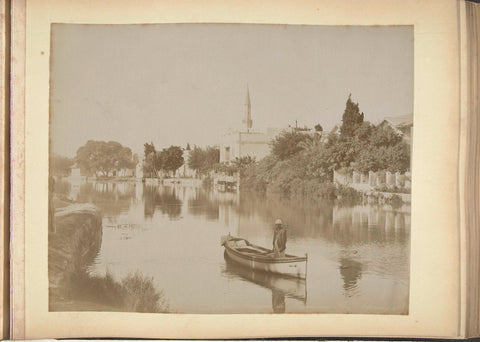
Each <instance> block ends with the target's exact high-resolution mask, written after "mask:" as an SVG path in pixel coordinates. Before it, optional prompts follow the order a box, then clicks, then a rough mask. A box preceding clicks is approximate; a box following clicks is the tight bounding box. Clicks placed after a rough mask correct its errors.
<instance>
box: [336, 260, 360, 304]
mask: <svg viewBox="0 0 480 342" xmlns="http://www.w3.org/2000/svg"><path fill="white" fill-rule="evenodd" d="M362 268H363V267H362V264H361V263H360V262H358V261H355V260H352V259H350V258H340V265H339V269H340V275H341V277H342V279H343V289H344V290H345V295H346V296H347V297H351V296H353V295H354V293H353V292H354V290H355V289H356V288H357V284H358V281H359V280H360V279H361V278H362Z"/></svg>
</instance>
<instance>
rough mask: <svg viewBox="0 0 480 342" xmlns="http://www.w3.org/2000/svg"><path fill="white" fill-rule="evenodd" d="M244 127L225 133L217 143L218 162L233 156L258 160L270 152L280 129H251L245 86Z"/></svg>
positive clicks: (249, 106)
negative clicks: (258, 130) (263, 130)
mask: <svg viewBox="0 0 480 342" xmlns="http://www.w3.org/2000/svg"><path fill="white" fill-rule="evenodd" d="M245 107H246V110H245V118H244V120H243V123H244V124H245V126H244V128H243V129H242V130H239V131H233V132H229V133H227V134H225V135H224V136H223V137H222V138H221V141H220V143H219V147H220V162H221V163H229V162H231V161H232V160H235V158H242V157H247V156H250V157H252V158H255V159H256V160H260V159H262V158H264V157H265V156H267V155H268V154H269V153H270V143H271V141H272V140H273V139H274V138H275V137H276V136H277V135H278V134H279V133H280V132H281V131H282V130H281V129H280V128H268V129H267V130H266V131H265V132H255V131H252V127H253V120H252V113H251V107H252V106H251V102H250V93H249V90H248V87H247V97H246V100H245Z"/></svg>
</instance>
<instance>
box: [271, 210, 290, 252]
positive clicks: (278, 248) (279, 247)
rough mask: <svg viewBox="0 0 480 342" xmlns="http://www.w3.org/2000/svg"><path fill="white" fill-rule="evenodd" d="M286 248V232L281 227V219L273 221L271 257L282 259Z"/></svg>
mask: <svg viewBox="0 0 480 342" xmlns="http://www.w3.org/2000/svg"><path fill="white" fill-rule="evenodd" d="M286 248H287V230H286V229H285V228H284V227H283V223H282V220H281V219H276V220H275V232H274V233H273V256H274V257H275V258H284V257H285V249H286Z"/></svg>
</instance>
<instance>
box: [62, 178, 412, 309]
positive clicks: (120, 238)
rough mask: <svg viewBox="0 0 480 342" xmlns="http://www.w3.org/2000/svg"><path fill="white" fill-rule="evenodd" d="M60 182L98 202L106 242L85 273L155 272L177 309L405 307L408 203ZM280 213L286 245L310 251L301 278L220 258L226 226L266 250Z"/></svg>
mask: <svg viewBox="0 0 480 342" xmlns="http://www.w3.org/2000/svg"><path fill="white" fill-rule="evenodd" d="M62 187H63V188H62ZM60 188H61V189H63V191H64V192H65V193H66V194H67V196H68V197H69V198H70V199H72V200H74V201H77V202H89V203H93V204H95V205H96V206H98V207H99V208H100V209H101V210H102V214H103V228H102V229H103V236H102V243H101V247H100V250H99V251H98V254H97V256H96V257H95V260H94V262H93V263H92V264H91V265H89V266H88V269H87V271H88V273H89V274H90V275H91V276H97V277H102V276H105V275H106V274H107V273H108V274H110V275H111V276H112V277H113V278H114V279H115V280H118V281H121V280H122V279H123V278H124V277H126V276H127V275H128V274H131V273H133V272H141V274H143V275H146V276H149V277H153V280H154V285H155V287H156V288H157V289H158V290H159V291H163V294H164V296H165V298H166V300H167V301H168V304H169V309H170V310H171V311H173V312H177V313H271V312H287V313H307V312H309V313H312V312H314V313H377V314H386V313H388V314H407V313H408V295H409V274H410V270H409V265H410V260H409V255H410V208H409V207H402V208H398V209H392V208H391V207H388V206H378V205H360V206H351V207H345V206H343V207H341V206H336V205H334V204H333V203H331V202H327V201H326V202H320V203H318V202H317V203H309V202H307V201H298V200H297V201H294V200H285V199H281V198H276V197H268V198H267V199H265V198H261V197H258V196H255V195H253V194H243V193H242V194H232V193H218V192H213V191H206V190H205V189H202V188H195V187H183V186H180V185H175V186H162V185H153V184H142V183H140V182H138V183H133V182H131V183H114V182H106V183H105V182H103V183H102V182H87V183H81V184H73V183H72V184H67V183H63V185H61V186H60ZM278 217H280V218H282V220H283V222H284V223H285V224H286V225H287V232H288V242H287V252H288V253H291V254H297V255H304V254H305V253H308V258H309V259H308V274H307V279H306V281H300V280H294V279H285V278H282V277H278V276H272V275H268V274H262V273H255V272H251V271H249V270H246V269H244V268H242V267H238V266H236V265H235V264H231V263H230V262H228V260H225V258H224V250H223V247H221V246H220V237H221V236H222V235H226V234H228V233H230V234H232V235H237V236H241V237H244V238H246V239H248V240H250V241H251V242H252V243H255V244H258V245H262V246H266V247H269V248H271V244H272V235H273V222H274V220H275V219H276V218H278Z"/></svg>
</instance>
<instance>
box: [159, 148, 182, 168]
mask: <svg viewBox="0 0 480 342" xmlns="http://www.w3.org/2000/svg"><path fill="white" fill-rule="evenodd" d="M183 163H184V159H183V151H182V148H181V147H180V146H170V147H169V148H164V149H163V150H162V151H161V152H160V153H157V154H156V158H155V164H156V165H157V166H158V167H159V169H162V170H164V171H165V172H167V173H169V172H172V173H175V171H177V169H178V168H180V166H182V165H183Z"/></svg>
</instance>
